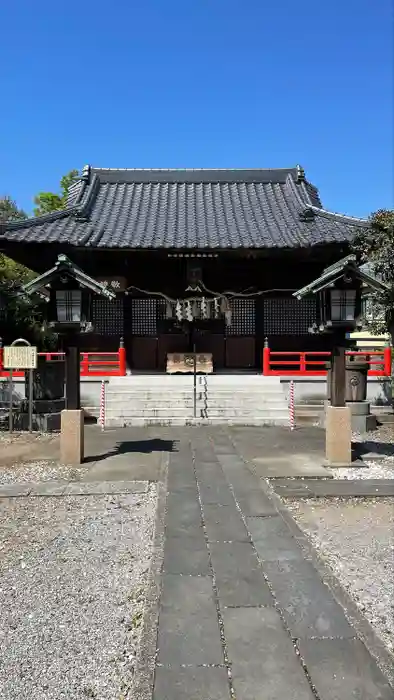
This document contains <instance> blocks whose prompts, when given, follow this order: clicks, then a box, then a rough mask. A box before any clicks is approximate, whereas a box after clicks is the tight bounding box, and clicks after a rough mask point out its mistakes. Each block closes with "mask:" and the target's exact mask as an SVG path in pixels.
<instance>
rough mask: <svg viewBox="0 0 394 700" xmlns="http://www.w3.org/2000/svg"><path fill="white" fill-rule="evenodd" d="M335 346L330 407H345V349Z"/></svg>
mask: <svg viewBox="0 0 394 700" xmlns="http://www.w3.org/2000/svg"><path fill="white" fill-rule="evenodd" d="M340 342H341V343H342V344H340V345H339V344H338V345H337V344H335V346H334V348H333V353H332V371H331V406H337V407H343V406H346V401H345V399H346V347H345V343H344V341H340Z"/></svg>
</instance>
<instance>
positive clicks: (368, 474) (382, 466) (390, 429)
mask: <svg viewBox="0 0 394 700" xmlns="http://www.w3.org/2000/svg"><path fill="white" fill-rule="evenodd" d="M353 440H354V442H362V443H364V446H365V447H366V449H368V451H369V452H373V453H377V454H379V459H376V460H374V459H365V460H363V461H364V462H365V464H366V465H367V467H368V469H366V468H365V467H361V468H360V467H359V468H357V467H351V468H349V469H330V473H331V474H332V475H333V477H334V479H394V425H393V424H385V425H382V426H380V427H379V428H378V430H374V431H373V432H371V433H363V434H360V433H356V434H354V435H353Z"/></svg>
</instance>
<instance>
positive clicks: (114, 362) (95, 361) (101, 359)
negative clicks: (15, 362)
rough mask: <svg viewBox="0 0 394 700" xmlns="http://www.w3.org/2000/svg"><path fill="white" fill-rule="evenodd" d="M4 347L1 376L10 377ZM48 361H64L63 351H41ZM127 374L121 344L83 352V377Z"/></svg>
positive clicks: (20, 374)
mask: <svg viewBox="0 0 394 700" xmlns="http://www.w3.org/2000/svg"><path fill="white" fill-rule="evenodd" d="M3 352H4V351H3V348H1V347H0V377H8V376H9V371H8V370H6V369H4V367H3ZM38 356H39V357H45V360H47V361H52V362H53V361H58V362H63V361H64V353H63V352H39V353H38ZM125 375H126V350H125V348H124V347H123V345H121V347H120V348H119V350H117V352H81V377H124V376H125ZM12 376H13V377H24V376H25V373H24V372H23V371H15V372H13V373H12Z"/></svg>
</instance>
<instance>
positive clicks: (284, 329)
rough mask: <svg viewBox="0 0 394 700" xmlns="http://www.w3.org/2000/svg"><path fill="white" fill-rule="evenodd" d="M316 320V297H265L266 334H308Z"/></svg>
mask: <svg viewBox="0 0 394 700" xmlns="http://www.w3.org/2000/svg"><path fill="white" fill-rule="evenodd" d="M315 322H316V300H315V299H301V300H300V301H299V300H298V299H291V298H271V299H264V334H265V335H268V336H269V335H307V334H308V328H310V326H311V325H312V324H313V323H315Z"/></svg>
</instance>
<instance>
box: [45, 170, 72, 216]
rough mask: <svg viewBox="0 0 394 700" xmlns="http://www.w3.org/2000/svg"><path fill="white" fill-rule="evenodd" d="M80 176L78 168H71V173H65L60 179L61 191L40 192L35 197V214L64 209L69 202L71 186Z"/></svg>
mask: <svg viewBox="0 0 394 700" xmlns="http://www.w3.org/2000/svg"><path fill="white" fill-rule="evenodd" d="M77 176H78V170H70V172H69V173H67V174H66V175H63V177H62V179H61V180H60V193H58V194H57V193H55V192H39V193H38V194H37V195H36V197H34V204H35V205H36V206H35V208H34V216H42V215H43V214H48V213H49V212H51V211H58V210H60V209H64V207H65V206H66V202H67V192H68V189H69V187H70V186H71V185H72V183H73V182H75V180H76V178H77Z"/></svg>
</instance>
